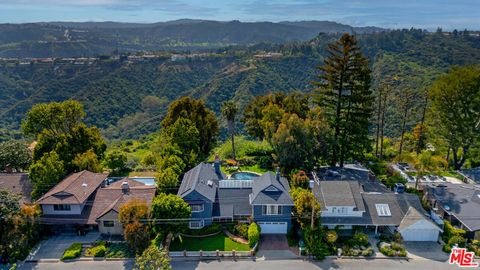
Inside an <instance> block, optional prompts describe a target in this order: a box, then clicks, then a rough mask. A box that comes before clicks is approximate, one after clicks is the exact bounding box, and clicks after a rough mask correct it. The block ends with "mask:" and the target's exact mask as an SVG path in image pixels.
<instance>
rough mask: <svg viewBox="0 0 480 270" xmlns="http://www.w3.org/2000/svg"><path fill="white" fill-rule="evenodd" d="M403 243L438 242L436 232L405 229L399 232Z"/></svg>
mask: <svg viewBox="0 0 480 270" xmlns="http://www.w3.org/2000/svg"><path fill="white" fill-rule="evenodd" d="M400 234H402V237H403V240H404V241H423V242H425V241H431V242H436V241H437V240H438V230H428V229H406V230H403V231H400Z"/></svg>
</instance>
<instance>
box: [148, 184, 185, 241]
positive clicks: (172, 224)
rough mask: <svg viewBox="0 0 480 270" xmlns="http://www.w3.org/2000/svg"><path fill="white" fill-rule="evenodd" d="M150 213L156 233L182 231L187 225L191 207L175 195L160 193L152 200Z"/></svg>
mask: <svg viewBox="0 0 480 270" xmlns="http://www.w3.org/2000/svg"><path fill="white" fill-rule="evenodd" d="M150 215H151V219H152V222H153V225H152V227H154V228H155V230H156V232H157V233H160V232H163V233H165V234H167V233H169V232H182V231H183V230H185V229H187V227H188V226H187V225H188V219H189V218H190V215H191V209H190V206H189V205H188V204H187V203H186V202H185V201H184V200H183V199H182V198H180V197H178V196H177V195H174V194H168V195H167V194H165V193H160V194H159V195H157V196H156V197H155V198H154V199H153V201H152V206H151V211H150Z"/></svg>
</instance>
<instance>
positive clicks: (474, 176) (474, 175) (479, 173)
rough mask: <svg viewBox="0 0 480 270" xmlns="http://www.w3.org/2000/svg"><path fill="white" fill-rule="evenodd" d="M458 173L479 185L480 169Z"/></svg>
mask: <svg viewBox="0 0 480 270" xmlns="http://www.w3.org/2000/svg"><path fill="white" fill-rule="evenodd" d="M460 173H461V174H463V175H464V176H466V177H468V178H470V179H471V180H472V181H474V182H475V183H478V184H480V167H477V168H473V169H465V170H461V171H460Z"/></svg>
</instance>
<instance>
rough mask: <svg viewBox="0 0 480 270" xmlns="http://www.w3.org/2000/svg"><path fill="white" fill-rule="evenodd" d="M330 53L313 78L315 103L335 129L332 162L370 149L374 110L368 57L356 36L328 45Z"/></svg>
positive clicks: (350, 157) (346, 35)
mask: <svg viewBox="0 0 480 270" xmlns="http://www.w3.org/2000/svg"><path fill="white" fill-rule="evenodd" d="M328 53H329V56H328V57H327V58H326V59H325V61H324V65H323V66H321V67H319V70H320V72H321V74H320V75H319V81H318V82H314V84H315V85H316V86H317V87H318V88H317V89H316V95H315V103H316V104H318V105H319V106H320V108H321V110H322V113H323V114H324V115H325V117H326V119H327V121H328V123H329V126H330V128H331V129H332V130H333V138H332V142H333V145H332V150H331V153H330V162H331V165H336V164H337V163H339V165H340V166H343V164H344V162H345V160H348V159H354V158H356V157H359V156H361V155H362V154H363V152H364V151H365V150H368V148H369V147H371V146H370V139H369V137H368V124H369V119H370V117H371V115H372V113H373V101H374V97H373V93H372V91H371V90H370V82H371V76H370V69H369V67H368V60H367V59H366V58H365V57H364V56H363V55H362V53H361V52H360V48H359V46H358V44H357V40H356V38H355V36H353V35H349V34H347V33H345V34H343V36H342V37H341V38H340V39H339V40H338V41H336V42H334V43H331V44H329V46H328Z"/></svg>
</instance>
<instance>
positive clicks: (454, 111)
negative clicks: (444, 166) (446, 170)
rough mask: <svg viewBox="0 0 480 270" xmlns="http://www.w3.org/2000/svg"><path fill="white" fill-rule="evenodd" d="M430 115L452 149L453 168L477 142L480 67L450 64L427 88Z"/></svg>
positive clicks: (457, 166) (461, 161)
mask: <svg viewBox="0 0 480 270" xmlns="http://www.w3.org/2000/svg"><path fill="white" fill-rule="evenodd" d="M430 95H431V99H432V111H431V114H432V118H433V119H434V120H433V122H434V127H436V128H437V129H436V130H438V131H439V132H440V134H441V135H442V136H443V138H444V139H445V141H446V142H447V143H448V146H449V147H450V149H452V150H453V151H452V153H453V163H454V167H455V169H457V170H458V169H460V168H461V167H462V166H463V164H464V163H465V160H466V157H467V154H468V151H469V150H470V149H471V148H472V147H473V146H476V145H478V144H479V142H480V68H479V67H478V66H467V67H461V68H460V67H457V68H453V69H452V70H451V71H450V72H449V73H448V74H446V75H444V76H442V77H440V78H439V79H438V80H437V81H436V82H435V83H434V85H433V86H432V88H431V89H430Z"/></svg>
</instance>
